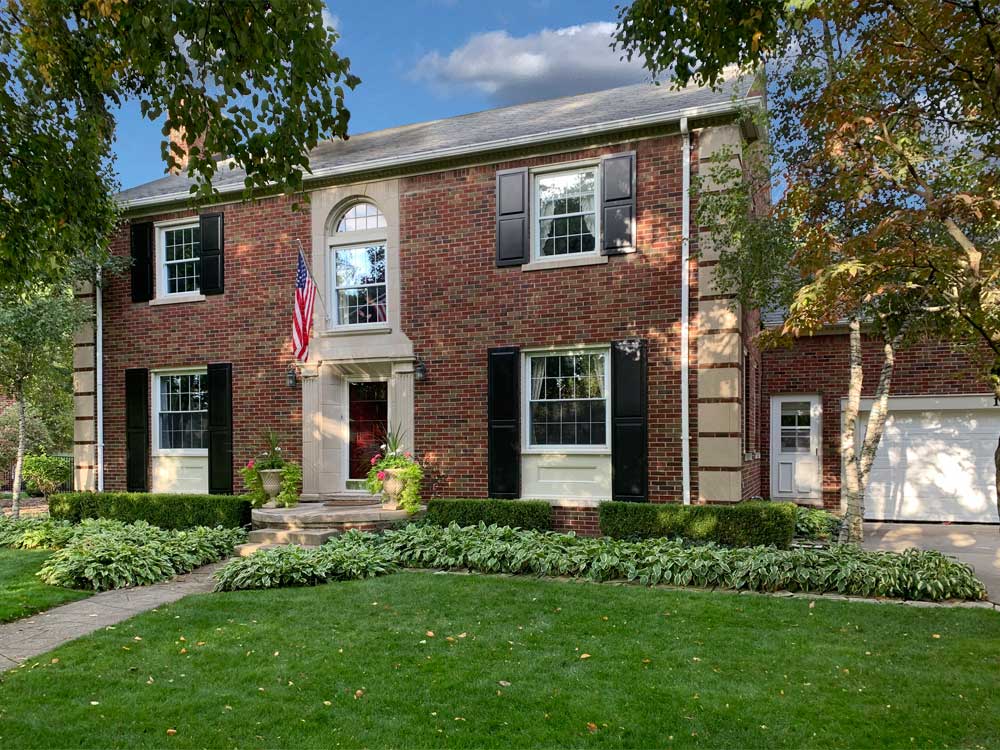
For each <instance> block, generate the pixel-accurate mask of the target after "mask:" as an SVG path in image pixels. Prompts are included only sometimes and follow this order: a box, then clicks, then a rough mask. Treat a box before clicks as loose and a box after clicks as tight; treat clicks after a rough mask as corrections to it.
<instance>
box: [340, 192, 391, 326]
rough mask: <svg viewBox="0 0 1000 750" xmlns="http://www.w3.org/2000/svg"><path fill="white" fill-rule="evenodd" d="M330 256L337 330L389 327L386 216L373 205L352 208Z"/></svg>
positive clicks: (358, 205) (355, 205)
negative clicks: (359, 327)
mask: <svg viewBox="0 0 1000 750" xmlns="http://www.w3.org/2000/svg"><path fill="white" fill-rule="evenodd" d="M335 226H336V229H335V233H334V235H333V241H332V242H333V245H332V247H331V253H330V261H331V263H330V265H331V281H332V283H331V287H332V289H333V298H334V303H333V307H334V310H333V311H331V316H332V317H334V320H333V321H331V322H332V323H333V324H334V325H336V326H358V325H371V324H379V323H386V322H387V321H388V319H389V315H388V294H387V279H386V271H387V268H386V261H387V259H386V222H385V216H384V215H383V214H382V212H381V211H380V210H379V209H378V207H377V206H375V205H374V204H373V203H368V202H360V203H355V204H354V205H352V206H351V207H349V208H348V209H347V210H346V211H345V212H344V213H343V214H342V215H341V216H340V218H339V219H338V220H337V222H336V225H335Z"/></svg>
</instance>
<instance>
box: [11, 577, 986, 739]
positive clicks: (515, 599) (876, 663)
mask: <svg viewBox="0 0 1000 750" xmlns="http://www.w3.org/2000/svg"><path fill="white" fill-rule="evenodd" d="M428 631H432V632H433V636H432V635H431V633H430V632H428ZM585 655H589V656H587V658H584V657H585ZM56 659H58V661H56ZM34 663H36V664H37V666H32V667H26V668H23V669H20V670H18V671H15V672H12V673H8V674H6V675H3V676H2V677H0V747H67V746H74V747H77V746H80V747H125V748H133V747H151V746H152V747H172V746H176V747H241V748H246V747H276V746H277V747H323V748H327V747H372V748H380V747H497V748H508V747H659V748H663V747H761V748H772V747H803V746H816V747H820V746H822V747H844V748H846V747H871V746H879V747H889V746H892V747H907V748H915V747H919V748H928V747H975V746H984V747H996V746H997V745H998V744H1000V679H998V675H1000V615H997V614H996V613H994V612H989V611H984V610H956V609H937V608H935V609H926V608H916V607H904V606H898V605H872V604H865V603H856V602H838V601H826V600H817V601H816V602H815V606H811V605H810V603H809V601H808V600H804V599H780V598H773V597H764V596H739V595H734V594H721V593H717V594H713V593H705V592H681V591H668V590H660V589H645V588H640V587H632V586H610V585H596V584H586V583H569V582H561V581H543V580H535V579H527V578H498V577H486V576H461V575H434V574H429V573H403V574H397V575H392V576H386V577H384V578H378V579H374V580H369V581H352V582H349V583H336V584H331V585H327V586H322V587H319V588H313V589H284V590H277V591H256V592H239V593H234V594H212V595H201V596H195V597H190V598H188V599H185V600H183V601H181V602H178V603H177V604H174V605H172V606H169V607H163V608H160V609H159V611H153V612H149V613H147V614H145V615H142V616H140V617H137V618H134V619H132V620H129V621H127V622H125V623H122V624H120V625H119V626H117V628H115V629H110V630H105V631H102V632H99V633H96V634H95V635H93V636H90V637H87V638H84V639H81V640H79V641H77V642H75V643H72V644H69V645H67V646H64V647H62V648H60V649H58V650H56V651H54V652H52V653H51V654H48V655H46V656H45V657H41V658H39V659H37V660H35V662H34ZM168 730H175V731H176V734H169V735H168Z"/></svg>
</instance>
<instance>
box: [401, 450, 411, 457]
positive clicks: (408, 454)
mask: <svg viewBox="0 0 1000 750" xmlns="http://www.w3.org/2000/svg"><path fill="white" fill-rule="evenodd" d="M403 455H404V456H406V457H407V458H413V454H412V453H410V452H409V451H406V453H404V454H403Z"/></svg>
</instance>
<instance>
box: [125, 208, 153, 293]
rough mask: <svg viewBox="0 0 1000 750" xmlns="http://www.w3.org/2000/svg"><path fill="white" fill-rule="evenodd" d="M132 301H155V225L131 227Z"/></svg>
mask: <svg viewBox="0 0 1000 750" xmlns="http://www.w3.org/2000/svg"><path fill="white" fill-rule="evenodd" d="M130 229H131V249H132V301H133V302H148V301H149V300H151V299H153V223H152V222H150V221H146V222H143V223H141V224H133V225H132V226H131V228H130Z"/></svg>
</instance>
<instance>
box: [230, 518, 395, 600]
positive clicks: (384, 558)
mask: <svg viewBox="0 0 1000 750" xmlns="http://www.w3.org/2000/svg"><path fill="white" fill-rule="evenodd" d="M393 570H395V565H394V563H393V561H392V559H391V558H390V557H389V556H388V554H387V553H386V552H384V551H383V550H380V549H378V548H377V547H374V546H372V545H371V544H369V537H368V536H367V535H365V534H362V533H360V532H357V531H349V532H347V533H346V534H343V535H341V536H339V537H334V538H333V539H331V540H330V541H329V542H327V543H326V544H324V545H323V546H322V547H314V548H302V547H296V546H288V547H275V548H274V549H269V550H261V551H259V552H255V553H254V554H252V555H249V556H248V557H241V558H239V559H236V560H233V561H232V562H230V563H229V564H228V565H226V567H224V568H223V569H222V570H220V571H219V572H218V573H216V575H215V578H216V585H215V588H216V591H237V590H240V589H268V588H278V587H284V586H315V585H317V584H320V583H326V582H328V581H346V580H355V579H359V578H374V577H375V576H380V575H384V574H386V573H391V572H392V571H393Z"/></svg>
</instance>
